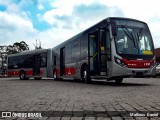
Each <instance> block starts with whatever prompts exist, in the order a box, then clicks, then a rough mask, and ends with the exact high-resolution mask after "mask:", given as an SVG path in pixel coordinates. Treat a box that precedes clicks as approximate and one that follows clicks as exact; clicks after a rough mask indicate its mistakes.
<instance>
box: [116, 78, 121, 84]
mask: <svg viewBox="0 0 160 120" xmlns="http://www.w3.org/2000/svg"><path fill="white" fill-rule="evenodd" d="M122 81H123V78H121V77H120V78H116V79H115V82H116V84H121V83H122Z"/></svg>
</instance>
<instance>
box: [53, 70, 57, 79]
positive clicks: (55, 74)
mask: <svg viewBox="0 0 160 120" xmlns="http://www.w3.org/2000/svg"><path fill="white" fill-rule="evenodd" d="M53 78H54V80H56V79H57V72H56V69H54V70H53Z"/></svg>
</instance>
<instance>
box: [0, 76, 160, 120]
mask: <svg viewBox="0 0 160 120" xmlns="http://www.w3.org/2000/svg"><path fill="white" fill-rule="evenodd" d="M0 111H1V113H0V119H5V120H6V119H9V120H10V119H13V120H22V119H30V120H32V119H33V120H34V119H41V120H54V119H56V120H77V119H78V120H101V119H102V120H160V117H157V115H158V116H160V78H128V79H124V81H123V83H122V84H121V85H116V84H115V83H114V82H112V81H111V82H105V81H94V82H93V83H92V84H85V83H81V82H79V81H72V80H60V81H57V80H53V79H42V80H34V79H30V80H19V79H18V78H0ZM2 112H12V113H11V114H12V115H13V112H17V113H21V114H20V115H22V113H26V112H31V113H32V112H39V113H40V114H41V116H42V117H40V116H37V118H36V117H35V116H34V117H33V116H32V117H29V118H26V117H24V116H21V117H20V116H17V117H16V115H14V116H12V117H11V118H6V117H4V115H3V117H2ZM27 114H28V113H27ZM151 115H152V116H151Z"/></svg>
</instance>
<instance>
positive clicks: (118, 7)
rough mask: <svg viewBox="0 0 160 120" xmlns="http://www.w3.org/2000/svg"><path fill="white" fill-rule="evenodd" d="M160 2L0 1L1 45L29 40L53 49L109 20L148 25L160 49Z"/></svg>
mask: <svg viewBox="0 0 160 120" xmlns="http://www.w3.org/2000/svg"><path fill="white" fill-rule="evenodd" d="M159 5H160V1H159V0H0V46H1V45H13V43H14V42H20V41H25V42H26V43H27V44H28V45H29V47H30V49H34V46H35V44H36V40H37V41H38V42H39V41H41V45H42V48H52V47H54V46H56V45H58V44H60V43H62V42H63V41H65V40H67V39H69V38H71V37H72V36H74V35H76V34H78V33H80V32H82V31H83V30H85V29H87V28H88V27H90V26H92V25H94V24H96V23H97V22H99V21H101V20H102V19H105V18H107V17H127V18H133V19H138V20H141V21H144V22H146V23H147V24H148V26H149V28H150V31H151V34H152V37H153V40H154V45H155V47H156V48H158V47H160V12H159V11H160V10H159Z"/></svg>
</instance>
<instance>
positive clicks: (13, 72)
mask: <svg viewBox="0 0 160 120" xmlns="http://www.w3.org/2000/svg"><path fill="white" fill-rule="evenodd" d="M25 74H26V76H32V75H33V71H32V70H25ZM42 75H43V71H42V70H40V76H42ZM8 76H19V71H17V70H16V71H9V72H8Z"/></svg>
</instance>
